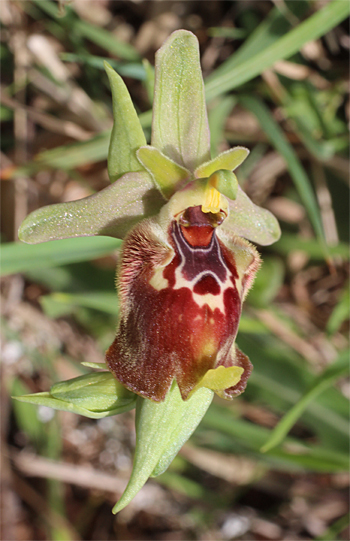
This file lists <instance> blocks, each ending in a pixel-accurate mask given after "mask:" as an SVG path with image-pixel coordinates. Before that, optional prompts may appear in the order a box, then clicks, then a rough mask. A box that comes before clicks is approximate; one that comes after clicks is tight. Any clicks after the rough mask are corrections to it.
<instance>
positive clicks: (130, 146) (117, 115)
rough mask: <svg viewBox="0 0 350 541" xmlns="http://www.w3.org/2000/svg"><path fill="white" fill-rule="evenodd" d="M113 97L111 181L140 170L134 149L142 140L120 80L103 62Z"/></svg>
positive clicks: (136, 117) (110, 145)
mask: <svg viewBox="0 0 350 541" xmlns="http://www.w3.org/2000/svg"><path fill="white" fill-rule="evenodd" d="M104 67H105V70H106V73H107V75H108V79H109V84H110V86H111V91H112V98H113V118H114V124H113V129H112V134H111V139H110V143H109V151H108V175H109V178H110V180H111V182H114V181H115V180H117V179H118V178H119V177H121V176H122V175H124V173H128V172H131V171H134V172H136V171H142V170H143V167H142V166H141V165H140V162H139V161H138V160H137V158H136V150H137V149H138V148H139V147H141V146H143V145H145V144H146V138H145V135H144V133H143V130H142V126H141V124H140V121H139V119H138V116H137V113H136V111H135V107H134V105H133V103H132V101H131V97H130V94H129V92H128V89H127V88H126V86H125V83H124V81H123V79H122V78H121V77H120V75H118V73H116V72H115V71H114V69H113V68H112V67H111V66H110V65H109V64H108V62H104Z"/></svg>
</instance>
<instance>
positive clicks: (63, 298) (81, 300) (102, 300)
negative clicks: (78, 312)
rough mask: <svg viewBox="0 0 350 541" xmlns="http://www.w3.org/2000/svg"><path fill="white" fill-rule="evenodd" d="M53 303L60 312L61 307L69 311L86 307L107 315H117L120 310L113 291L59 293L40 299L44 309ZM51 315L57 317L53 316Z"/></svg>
mask: <svg viewBox="0 0 350 541" xmlns="http://www.w3.org/2000/svg"><path fill="white" fill-rule="evenodd" d="M51 302H52V303H54V304H57V305H58V307H57V310H59V307H60V306H61V307H62V308H63V309H64V307H65V306H68V308H69V309H71V308H72V307H74V306H84V307H86V308H92V309H94V310H99V311H100V312H104V313H106V314H112V315H117V314H118V309H119V302H118V297H117V295H116V293H115V292H113V291H110V292H108V291H86V292H84V293H83V294H74V293H61V292H58V293H52V294H51V295H43V296H42V297H40V303H41V304H42V305H43V307H44V309H45V305H46V304H47V303H51ZM49 307H50V304H49ZM45 311H46V310H45ZM49 315H50V316H51V317H55V316H53V315H51V314H49Z"/></svg>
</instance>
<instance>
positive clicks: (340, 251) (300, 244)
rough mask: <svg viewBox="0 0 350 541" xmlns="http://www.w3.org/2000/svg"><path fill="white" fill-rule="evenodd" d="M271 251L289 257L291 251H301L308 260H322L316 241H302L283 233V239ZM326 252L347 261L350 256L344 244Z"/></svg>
mask: <svg viewBox="0 0 350 541" xmlns="http://www.w3.org/2000/svg"><path fill="white" fill-rule="evenodd" d="M273 249H274V250H275V251H276V252H278V253H280V254H282V255H289V254H290V252H292V251H293V250H299V251H300V250H302V251H304V252H305V253H306V254H307V256H308V257H309V258H310V259H313V260H322V259H323V258H324V250H323V245H322V244H321V243H320V241H319V240H318V239H303V238H300V237H296V236H295V235H291V234H288V233H283V237H282V238H281V240H280V241H279V242H277V243H276V244H275V246H274V247H273ZM328 250H329V253H330V254H331V255H332V256H340V257H343V258H345V259H348V258H349V255H350V248H349V245H348V244H346V243H345V242H340V243H339V244H337V245H336V246H329V247H328Z"/></svg>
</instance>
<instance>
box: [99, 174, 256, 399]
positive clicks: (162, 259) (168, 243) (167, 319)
mask: <svg viewBox="0 0 350 541" xmlns="http://www.w3.org/2000/svg"><path fill="white" fill-rule="evenodd" d="M213 177H214V175H212V176H211V177H210V178H209V179H199V180H197V181H195V182H192V183H190V186H188V187H186V188H185V189H183V190H181V191H179V192H177V194H176V195H175V196H174V197H173V198H171V199H170V201H169V203H168V204H167V205H165V207H164V208H163V210H162V212H161V213H160V216H159V218H153V219H148V220H144V221H142V222H141V223H140V224H139V225H138V226H136V227H135V228H134V229H133V230H132V231H131V232H130V234H129V235H128V236H127V238H126V239H125V242H124V247H123V250H122V255H121V264H120V266H119V269H118V280H117V285H118V292H119V297H120V302H121V312H120V321H119V327H118V330H117V336H116V338H115V340H114V342H113V344H112V345H111V347H110V348H109V350H108V352H107V355H106V359H107V364H108V366H109V368H110V370H111V371H112V372H113V373H114V374H115V376H116V378H117V379H118V380H119V381H120V382H121V383H122V384H123V385H125V386H126V387H127V388H128V389H129V390H131V391H133V392H135V393H137V394H139V395H140V396H143V397H145V398H149V399H151V400H154V401H156V402H159V401H162V400H164V398H165V396H166V394H167V392H168V390H169V388H170V387H171V384H172V382H173V380H176V382H177V384H178V386H179V389H180V393H181V396H182V398H183V399H184V400H186V399H187V398H188V397H190V396H191V394H192V393H193V392H194V391H195V390H196V389H198V388H199V387H201V386H206V380H205V377H206V374H207V372H208V371H209V370H211V371H212V370H214V369H217V368H218V367H225V368H227V367H232V366H235V367H241V369H242V375H241V379H240V381H239V382H238V383H236V384H235V385H233V386H228V387H227V388H215V384H214V387H210V388H212V389H213V390H215V391H216V392H217V394H219V395H220V396H222V397H223V398H228V399H230V398H233V397H234V396H236V395H238V394H240V393H241V392H242V391H243V390H244V388H245V386H246V382H247V379H248V377H249V375H250V372H251V364H250V361H249V359H248V357H247V356H246V355H244V354H243V353H242V352H241V351H239V349H238V348H237V346H236V345H235V338H236V334H237V329H238V323H239V319H240V315H241V306H242V302H243V300H244V297H245V295H246V293H247V291H248V289H249V287H250V286H251V284H252V281H253V278H254V275H255V273H256V271H257V269H258V267H259V255H258V253H257V251H256V249H255V248H254V247H253V246H252V245H251V244H250V243H249V242H248V241H246V240H244V239H242V238H239V237H235V236H234V235H233V234H232V233H227V232H225V231H224V230H222V229H221V226H222V224H223V223H224V222H225V219H226V218H227V215H228V212H229V210H228V204H227V200H226V198H225V197H224V196H223V195H222V194H220V192H219V191H218V190H217V189H216V188H214V187H213ZM196 198H197V202H198V204H197V205H194V206H189V207H186V206H184V205H186V202H187V200H188V199H190V200H191V199H192V202H194V199H196ZM221 385H222V384H221Z"/></svg>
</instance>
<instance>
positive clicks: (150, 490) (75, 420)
mask: <svg viewBox="0 0 350 541" xmlns="http://www.w3.org/2000/svg"><path fill="white" fill-rule="evenodd" d="M0 7H1V24H2V32H1V50H0V51H1V70H2V73H1V85H2V88H1V90H2V93H1V108H0V113H1V122H2V138H1V139H2V140H1V143H2V148H1V158H2V160H1V162H2V164H1V180H2V182H1V188H2V198H1V211H2V212H1V227H2V233H1V234H2V237H1V240H2V258H1V273H2V281H1V316H2V326H1V335H2V365H1V371H2V391H3V392H2V397H1V417H2V423H1V429H2V451H3V453H2V469H1V472H2V491H3V496H2V537H1V538H2V539H4V540H12V539H16V540H17V539H18V540H41V539H43V540H57V541H61V540H73V539H74V540H78V539H87V540H90V539H99V540H108V539H117V540H127V539H130V540H131V539H137V540H143V539H152V540H153V539H161V540H177V539H181V540H187V539H198V540H209V539H210V540H213V539H215V540H228V539H242V540H245V539H247V540H250V539H258V540H270V539H271V540H282V539H283V540H284V539H290V540H299V539H303V540H304V539H317V540H336V539H343V540H346V539H349V530H348V522H349V520H348V501H347V497H348V489H349V474H348V456H349V449H348V444H349V443H348V442H349V439H348V397H349V394H350V389H349V382H348V380H347V379H346V377H347V374H348V352H349V350H348V347H349V343H348V329H349V324H348V313H349V290H348V258H349V249H348V241H349V224H348V218H349V193H348V177H349V161H348V123H349V99H348V93H349V83H348V79H347V78H348V61H349V46H350V38H349V35H348V24H347V21H346V18H347V16H348V11H349V3H348V2H347V0H344V1H342V0H340V1H338V0H333V1H331V2H327V1H313V0H310V1H309V0H302V1H297V0H294V1H283V0H274V1H269V0H266V1H265V0H260V1H257V0H245V1H221V0H216V1H214V2H209V1H191V0H189V1H151V0H149V1H142V0H134V1H110V0H74V1H73V2H71V3H66V2H63V1H62V2H59V3H57V2H55V1H48V0H40V1H39V0H26V1H20V0H13V1H8V0H2V1H1V6H0ZM178 28H185V29H188V30H191V31H192V32H194V33H195V34H196V36H197V37H198V39H199V43H200V48H201V57H202V67H203V73H204V77H205V81H206V93H207V98H208V108H209V116H210V127H211V133H212V152H213V155H215V154H217V153H218V152H220V151H222V150H225V149H227V148H230V146H233V145H235V144H239V145H245V146H247V147H249V149H250V150H251V153H250V156H249V158H248V160H247V161H246V162H245V163H244V165H242V166H241V167H240V169H239V170H238V178H239V181H240V183H241V184H242V186H243V187H244V189H245V190H246V192H247V193H248V194H249V196H250V197H251V198H252V199H253V200H254V202H255V203H257V204H259V205H262V206H264V207H266V208H268V209H270V210H271V211H272V212H274V213H275V215H276V216H277V218H278V219H279V220H280V223H281V227H282V232H283V233H282V238H281V240H280V241H279V242H278V243H277V244H275V245H273V246H271V247H268V248H263V249H261V250H260V251H261V253H262V258H263V261H264V264H263V266H262V269H261V270H260V273H259V275H258V278H257V280H256V283H255V286H254V288H253V290H252V292H251V293H250V294H249V296H248V299H247V301H246V304H245V309H244V315H243V317H242V321H241V325H240V331H239V336H238V343H239V346H240V348H241V349H242V350H243V351H244V352H245V353H247V354H248V355H249V356H250V359H251V361H252V362H253V364H254V372H253V375H252V377H251V379H250V381H249V383H248V387H247V390H246V392H245V393H244V395H242V396H241V397H239V398H237V399H236V400H234V401H233V402H232V403H229V402H227V403H226V402H224V401H222V400H220V399H215V401H214V403H213V405H212V406H211V408H210V409H209V411H208V413H207V415H206V416H205V418H204V420H203V421H202V423H201V425H200V427H199V428H198V430H197V431H196V433H195V434H194V436H193V437H192V438H191V440H190V441H189V442H188V443H187V444H186V445H185V446H184V448H183V449H182V451H181V453H180V454H179V456H178V457H177V458H176V459H175V460H174V462H173V464H172V466H171V467H170V468H169V470H168V471H167V472H166V473H165V474H163V475H162V476H161V477H159V479H157V481H150V482H148V484H147V485H146V486H145V487H144V489H143V490H142V491H141V492H140V494H139V495H138V497H137V498H136V499H135V500H134V502H133V503H132V504H130V505H129V506H128V507H127V508H126V509H125V510H124V511H122V512H121V513H120V514H119V515H117V516H116V517H114V516H113V515H112V514H111V507H112V505H113V504H114V503H115V501H116V499H117V498H118V497H119V496H120V494H121V491H122V490H123V488H124V486H125V483H126V480H127V478H128V476H129V474H130V470H131V467H132V452H133V446H134V439H135V435H134V428H133V424H134V423H133V412H128V413H125V414H122V415H120V416H118V417H111V418H106V419H102V420H100V421H93V420H89V419H85V418H83V417H79V416H77V415H73V414H70V413H68V412H59V413H55V412H53V411H51V410H49V409H46V408H43V407H42V408H36V407H34V406H31V405H27V404H23V403H20V402H14V401H11V398H10V396H11V395H12V396H13V395H20V394H25V393H29V392H40V391H46V390H48V389H49V387H50V386H51V385H52V384H53V383H54V382H56V381H60V380H63V379H68V378H71V377H75V376H77V375H80V374H82V373H84V371H85V370H86V369H84V367H82V366H81V365H80V362H81V361H92V362H98V361H103V357H104V351H105V349H106V348H107V347H108V346H109V345H110V343H111V342H112V340H113V337H114V330H115V326H116V321H117V315H118V304H117V299H116V294H115V291H114V273H115V270H114V269H115V265H116V261H117V259H118V251H117V248H118V245H119V243H118V241H116V240H115V239H108V238H96V239H89V238H83V239H70V240H65V241H55V242H51V243H47V244H42V245H38V246H26V245H23V244H21V243H19V242H17V241H16V238H17V237H16V231H17V229H18V226H19V225H20V223H21V222H22V220H23V219H24V218H25V216H26V215H27V214H28V213H29V212H30V211H32V210H34V209H36V208H38V207H40V206H43V205H46V204H50V203H56V202H60V201H69V200H72V199H78V198H81V197H85V196H87V195H89V194H91V193H94V192H95V191H98V190H100V189H102V188H103V187H105V186H107V184H108V182H109V181H108V176H107V163H106V157H107V151H108V141H109V134H110V130H111V126H112V107H111V95H110V89H109V85H108V81H107V76H106V74H105V73H104V71H103V66H102V63H103V60H104V59H108V61H109V63H110V64H111V65H112V66H113V67H114V68H115V69H116V70H117V71H118V72H119V73H120V74H121V75H122V76H123V77H124V79H125V81H126V84H127V86H128V88H129V90H130V93H131V95H132V98H133V100H134V103H135V106H136V108H137V111H138V113H139V114H140V119H141V121H142V125H143V127H144V130H145V133H146V136H147V138H148V139H149V137H150V121H151V116H150V109H151V105H152V77H153V67H152V65H153V64H154V53H155V51H156V50H157V49H158V48H159V47H160V45H161V44H162V43H163V41H164V40H165V39H166V37H167V36H168V35H169V34H170V33H171V32H172V31H173V30H176V29H178ZM259 249H260V248H259Z"/></svg>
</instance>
